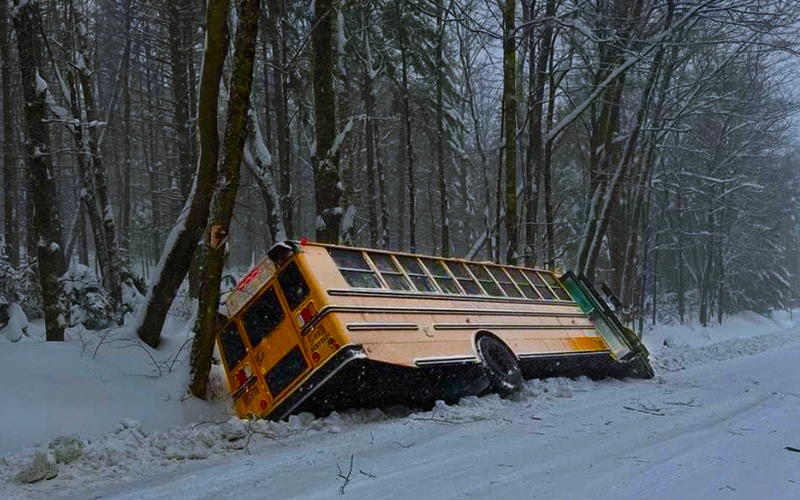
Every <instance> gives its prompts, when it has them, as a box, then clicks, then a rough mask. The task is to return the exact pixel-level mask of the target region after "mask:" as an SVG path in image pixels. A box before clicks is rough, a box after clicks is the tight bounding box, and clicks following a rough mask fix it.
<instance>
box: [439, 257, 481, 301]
mask: <svg viewBox="0 0 800 500" xmlns="http://www.w3.org/2000/svg"><path fill="white" fill-rule="evenodd" d="M447 267H448V268H449V269H450V272H451V273H453V276H455V277H456V278H457V279H458V283H459V284H460V285H461V288H463V289H464V291H465V292H466V293H467V294H468V295H485V294H484V293H483V290H482V289H481V287H480V285H478V282H477V281H475V279H474V278H473V277H472V276H471V275H470V274H469V271H467V268H466V267H464V264H462V263H461V262H449V261H448V262H447Z"/></svg>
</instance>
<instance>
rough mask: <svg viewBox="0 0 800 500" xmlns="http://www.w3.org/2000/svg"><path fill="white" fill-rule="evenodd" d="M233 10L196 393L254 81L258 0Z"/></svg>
mask: <svg viewBox="0 0 800 500" xmlns="http://www.w3.org/2000/svg"><path fill="white" fill-rule="evenodd" d="M237 13H238V16H237V18H238V21H239V23H238V26H237V27H236V40H235V42H234V54H233V74H232V75H231V82H230V85H229V87H230V95H229V98H228V116H227V124H226V129H225V137H224V142H223V148H222V152H221V154H220V157H221V158H220V166H219V175H218V178H217V183H216V189H215V191H214V199H213V201H212V207H211V216H210V218H209V220H208V225H207V228H206V237H205V243H206V252H204V255H205V260H204V262H203V267H202V272H201V276H202V280H201V283H202V285H201V286H200V305H199V307H198V312H197V321H198V324H197V326H196V328H195V331H196V332H197V334H196V335H195V338H194V342H193V343H192V354H191V371H192V382H191V384H190V385H189V389H190V391H191V392H192V394H193V395H194V396H196V397H198V398H200V399H205V397H206V392H207V388H208V374H209V370H210V368H211V359H212V357H213V354H214V334H215V333H216V327H217V326H218V325H217V322H216V321H214V318H215V317H216V315H217V310H218V309H219V298H220V283H221V281H222V269H223V267H224V266H225V248H226V246H227V245H226V243H225V240H227V236H228V235H229V234H230V224H231V218H232V217H233V208H234V206H235V204H236V193H237V191H238V189H239V179H240V169H239V167H240V165H241V163H242V156H243V152H244V144H245V140H246V138H247V124H248V118H247V114H248V110H249V107H250V106H249V104H250V92H251V89H252V84H253V66H254V61H255V54H256V38H257V35H258V14H259V0H241V1H240V3H239V7H238V12H237ZM220 237H221V238H222V241H221V242H220V241H219V238H220Z"/></svg>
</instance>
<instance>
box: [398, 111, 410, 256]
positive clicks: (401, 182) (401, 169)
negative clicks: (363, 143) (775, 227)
mask: <svg viewBox="0 0 800 500" xmlns="http://www.w3.org/2000/svg"><path fill="white" fill-rule="evenodd" d="M400 100H401V101H402V100H403V99H402V96H400ZM403 116H404V114H403V113H402V112H401V113H400V120H401V123H400V127H399V128H398V134H397V135H398V141H397V146H398V147H397V149H398V151H397V179H398V182H397V247H396V249H397V250H404V249H405V248H406V247H405V244H406V174H407V173H408V167H407V166H406V152H407V150H408V145H407V144H406V127H405V122H404V121H403Z"/></svg>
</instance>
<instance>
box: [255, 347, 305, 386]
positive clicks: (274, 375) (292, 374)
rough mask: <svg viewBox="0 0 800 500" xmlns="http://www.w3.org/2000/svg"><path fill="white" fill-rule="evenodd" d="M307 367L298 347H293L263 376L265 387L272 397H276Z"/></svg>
mask: <svg viewBox="0 0 800 500" xmlns="http://www.w3.org/2000/svg"><path fill="white" fill-rule="evenodd" d="M307 367H308V365H307V364H306V360H305V358H303V353H301V352H300V348H299V347H295V348H294V349H292V350H291V351H289V354H287V355H286V356H284V358H283V359H282V360H280V361H278V364H276V365H275V366H274V367H273V368H272V370H270V371H269V372H267V373H266V374H265V377H264V378H265V379H266V381H267V387H269V392H270V394H272V395H273V396H277V395H278V394H280V392H281V391H283V390H284V389H286V388H287V387H289V384H291V383H292V382H293V381H294V379H296V378H297V377H299V376H300V375H302V374H303V372H304V371H306V368H307Z"/></svg>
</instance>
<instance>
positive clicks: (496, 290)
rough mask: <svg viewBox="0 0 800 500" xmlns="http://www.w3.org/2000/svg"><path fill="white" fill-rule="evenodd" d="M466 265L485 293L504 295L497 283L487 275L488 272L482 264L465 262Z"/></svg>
mask: <svg viewBox="0 0 800 500" xmlns="http://www.w3.org/2000/svg"><path fill="white" fill-rule="evenodd" d="M467 267H469V270H470V271H472V274H473V275H474V276H475V278H477V280H478V283H480V284H481V287H482V288H483V289H484V290H486V293H487V294H489V295H491V296H493V297H505V295H504V294H503V291H502V290H501V289H500V287H499V286H497V283H495V282H494V280H493V279H492V277H491V276H489V272H488V271H487V270H486V269H485V268H484V267H483V266H481V265H479V264H467Z"/></svg>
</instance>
